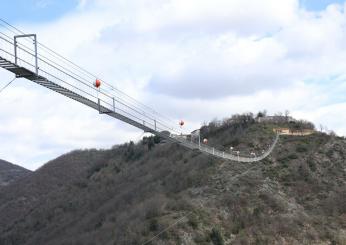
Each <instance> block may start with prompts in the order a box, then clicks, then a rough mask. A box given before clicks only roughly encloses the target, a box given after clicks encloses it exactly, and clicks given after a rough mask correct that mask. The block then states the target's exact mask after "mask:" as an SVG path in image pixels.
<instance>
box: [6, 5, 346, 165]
mask: <svg viewBox="0 0 346 245" xmlns="http://www.w3.org/2000/svg"><path fill="white" fill-rule="evenodd" d="M345 9H346V5H345V2H344V1H341V0H339V1H332V0H329V1H328V0H320V1H318V0H301V1H298V0H281V1H277V0H251V1H250V0H189V1H185V0H132V1H125V0H75V1H74V0H59V1H58V0H29V1H28V0H26V1H24V0H11V1H9V0H4V1H3V2H2V6H1V9H0V13H1V14H0V17H1V18H2V19H5V20H6V21H8V22H10V23H11V24H13V25H15V26H17V27H19V28H20V29H22V30H24V31H25V32H27V33H36V34H37V35H38V38H39V41H40V42H42V43H44V44H45V45H47V46H49V47H50V48H52V49H54V50H56V51H57V52H59V53H61V54H62V55H64V56H66V57H68V58H69V59H71V60H73V61H75V62H76V63H78V64H79V65H81V66H83V67H84V68H86V69H87V70H89V71H91V72H93V73H96V74H98V75H99V76H100V77H102V79H104V80H106V81H107V82H109V83H111V84H113V85H114V86H116V87H117V88H119V89H121V90H123V91H125V92H126V93H128V94H129V95H131V96H133V97H134V98H136V99H137V100H140V101H142V102H143V103H145V104H146V105H149V106H151V107H153V108H154V109H155V110H157V111H159V112H161V113H163V114H165V115H167V116H168V117H170V118H172V120H173V121H176V122H177V124H178V121H179V120H180V119H184V121H185V122H186V127H187V129H189V130H192V129H196V128H198V127H199V126H200V125H201V124H202V123H204V122H206V121H210V120H212V119H214V118H219V119H222V118H225V117H229V116H231V115H232V114H235V113H243V112H254V113H255V112H258V111H259V110H263V109H266V110H267V111H268V113H269V114H274V113H277V112H284V111H285V110H289V111H290V113H291V115H293V116H294V117H296V118H298V119H305V120H309V121H312V122H313V123H315V125H316V126H317V127H318V128H319V127H320V125H322V126H323V128H324V129H325V130H333V131H335V132H336V133H337V134H339V135H346V126H345V123H344V122H345V121H346V113H344V111H345V110H346V93H345V92H346V49H345V48H346V42H345V40H346V29H345V24H346V14H345ZM0 28H1V27H0ZM12 77H13V75H11V74H10V73H9V72H7V71H3V70H0V88H1V87H2V86H4V85H5V84H6V83H7V82H8V81H10V80H11V78H12ZM0 112H1V113H0V125H1V127H0V139H2V140H1V141H0V148H1V150H0V159H4V160H7V161H10V162H12V163H15V164H18V165H21V166H24V167H26V168H29V169H31V170H35V169H37V168H39V167H40V166H42V164H44V163H46V162H47V161H49V160H51V159H54V158H56V157H58V156H59V155H61V154H64V153H67V152H69V151H72V150H74V149H85V148H109V147H112V146H113V145H116V144H121V143H123V142H126V141H129V140H134V141H137V140H139V139H140V138H141V136H142V133H143V132H141V131H140V130H138V129H135V128H133V127H131V126H129V125H126V124H124V123H122V122H120V121H117V120H114V119H111V118H108V117H107V116H105V115H99V114H98V113H97V112H95V111H93V110H91V109H89V108H87V107H85V106H83V105H80V104H78V103H76V102H74V101H70V100H69V99H67V98H64V97H62V96H60V95H58V94H55V93H54V92H52V91H49V90H47V89H45V88H42V87H39V86H38V85H35V84H33V83H30V82H29V81H26V80H24V79H17V80H16V81H15V82H14V83H13V84H12V85H11V86H10V87H9V88H7V89H6V90H5V91H4V92H3V93H1V94H0Z"/></svg>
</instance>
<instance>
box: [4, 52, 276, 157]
mask: <svg viewBox="0 0 346 245" xmlns="http://www.w3.org/2000/svg"><path fill="white" fill-rule="evenodd" d="M0 67H1V68H3V69H6V70H8V71H10V72H12V73H14V74H15V75H16V77H18V78H26V79H28V80H30V81H33V82H35V83H37V84H39V85H41V86H44V87H46V88H48V89H50V90H53V91H55V92H57V93H59V94H62V95H64V96H66V97H68V98H71V99H73V100H75V101H78V102H80V103H82V104H84V105H87V106H89V107H91V108H93V109H95V110H98V111H99V113H104V114H107V115H109V116H111V117H113V118H116V119H118V120H121V121H123V122H125V123H128V124H130V125H132V126H134V127H137V128H139V129H141V130H144V131H145V132H150V133H153V134H155V135H158V136H160V137H163V138H165V139H167V140H169V141H171V142H175V143H178V144H180V145H183V146H184V147H187V148H189V149H198V150H200V151H201V152H203V153H206V154H209V155H212V156H215V157H218V158H222V159H227V160H232V161H237V162H255V161H260V160H262V159H264V158H265V157H267V156H268V155H269V154H270V153H271V152H272V150H273V149H274V147H275V145H276V143H277V142H278V139H279V135H278V134H277V136H276V138H275V140H274V143H273V144H272V146H271V147H270V148H269V149H268V150H267V151H266V152H265V153H264V154H263V155H261V156H258V157H242V156H235V155H232V154H229V153H226V152H221V151H218V150H216V149H214V148H211V147H209V146H206V145H199V144H196V143H193V142H190V141H187V140H185V139H182V138H179V137H176V135H175V136H174V135H172V134H167V133H165V131H160V130H156V122H155V129H153V126H151V127H150V125H146V124H145V121H143V123H140V122H138V121H136V120H133V119H131V118H129V117H127V116H126V115H123V114H121V113H118V112H116V111H115V109H114V110H110V109H109V108H107V107H105V106H103V105H101V104H100V100H98V102H95V101H92V100H91V99H88V98H86V97H84V96H82V95H80V94H78V93H76V92H74V91H71V90H70V89H67V88H65V87H63V86H60V85H59V84H56V83H54V82H53V81H50V80H49V79H47V78H46V77H44V76H41V75H37V74H36V73H35V72H33V71H31V70H29V69H27V68H25V67H21V66H18V65H16V64H14V63H12V62H11V61H9V60H6V59H5V58H3V57H1V56H0Z"/></svg>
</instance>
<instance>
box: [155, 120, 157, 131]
mask: <svg viewBox="0 0 346 245" xmlns="http://www.w3.org/2000/svg"><path fill="white" fill-rule="evenodd" d="M154 126H155V131H157V130H156V120H154Z"/></svg>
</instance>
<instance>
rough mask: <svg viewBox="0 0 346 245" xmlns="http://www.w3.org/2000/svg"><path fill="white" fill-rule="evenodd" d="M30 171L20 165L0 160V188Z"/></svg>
mask: <svg viewBox="0 0 346 245" xmlns="http://www.w3.org/2000/svg"><path fill="white" fill-rule="evenodd" d="M30 172H31V171H30V170H27V169H25V168H22V167H20V166H17V165H14V164H12V163H9V162H7V161H4V160H0V188H1V187H2V186H6V185H9V184H10V183H11V182H13V181H16V180H18V179H20V178H22V177H24V176H25V175H27V174H29V173H30Z"/></svg>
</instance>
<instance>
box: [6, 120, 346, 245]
mask: <svg viewBox="0 0 346 245" xmlns="http://www.w3.org/2000/svg"><path fill="white" fill-rule="evenodd" d="M261 117H263V116H261ZM277 127H281V128H285V127H290V128H291V129H295V130H299V129H304V128H310V129H311V127H313V125H312V124H310V123H307V122H301V121H295V120H286V119H285V120H282V121H281V120H276V119H275V118H274V119H268V120H258V117H257V118H256V117H254V116H253V115H252V114H248V115H236V116H233V117H232V118H230V119H226V120H222V121H213V122H211V123H210V124H208V125H205V126H203V127H202V128H201V133H202V138H207V139H208V141H209V143H208V144H210V145H212V146H215V147H218V148H219V149H224V150H230V149H231V148H230V147H233V148H232V149H233V150H237V151H238V150H239V151H240V152H241V153H242V154H248V153H250V152H261V151H262V150H263V149H265V148H266V147H268V145H270V143H271V142H272V140H273V138H274V136H275V135H274V133H273V128H277ZM345 161H346V143H345V139H344V138H342V137H337V136H335V135H334V134H331V135H330V134H325V133H321V132H315V133H314V134H312V135H308V136H281V137H280V140H279V143H278V146H277V147H276V148H275V150H274V151H273V153H272V154H271V155H270V156H269V157H268V158H266V159H265V160H263V161H261V162H256V163H251V164H244V163H237V162H230V161H224V160H221V159H216V158H213V157H211V156H206V155H204V154H201V153H200V152H198V151H191V150H187V149H185V148H183V147H181V146H179V145H176V144H171V143H168V142H164V141H161V140H160V139H159V138H157V137H154V138H144V139H143V140H142V141H141V142H139V143H137V144H134V143H132V142H130V143H127V144H124V145H119V146H114V147H113V148H112V149H108V150H78V151H74V152H71V153H68V154H66V155H63V156H61V157H59V158H57V159H55V160H53V161H51V162H49V163H47V164H46V165H45V166H44V167H42V168H40V169H39V170H37V171H36V172H34V173H32V174H30V175H29V176H27V177H26V178H22V179H20V180H18V181H16V182H14V183H13V184H11V185H8V186H6V187H4V188H2V189H0V204H1V205H0V244H6V245H10V244H32V245H40V244H50V245H55V244H56V245H60V244H71V245H72V244H74V245H75V244H83V245H91V244H107V245H108V244H112V245H113V244H117V245H122V244H124V245H125V244H126V245H128V244H172V245H173V244H189V245H190V244H218V245H219V244H345V243H346V205H345V203H346V188H345V186H346V164H345Z"/></svg>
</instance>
